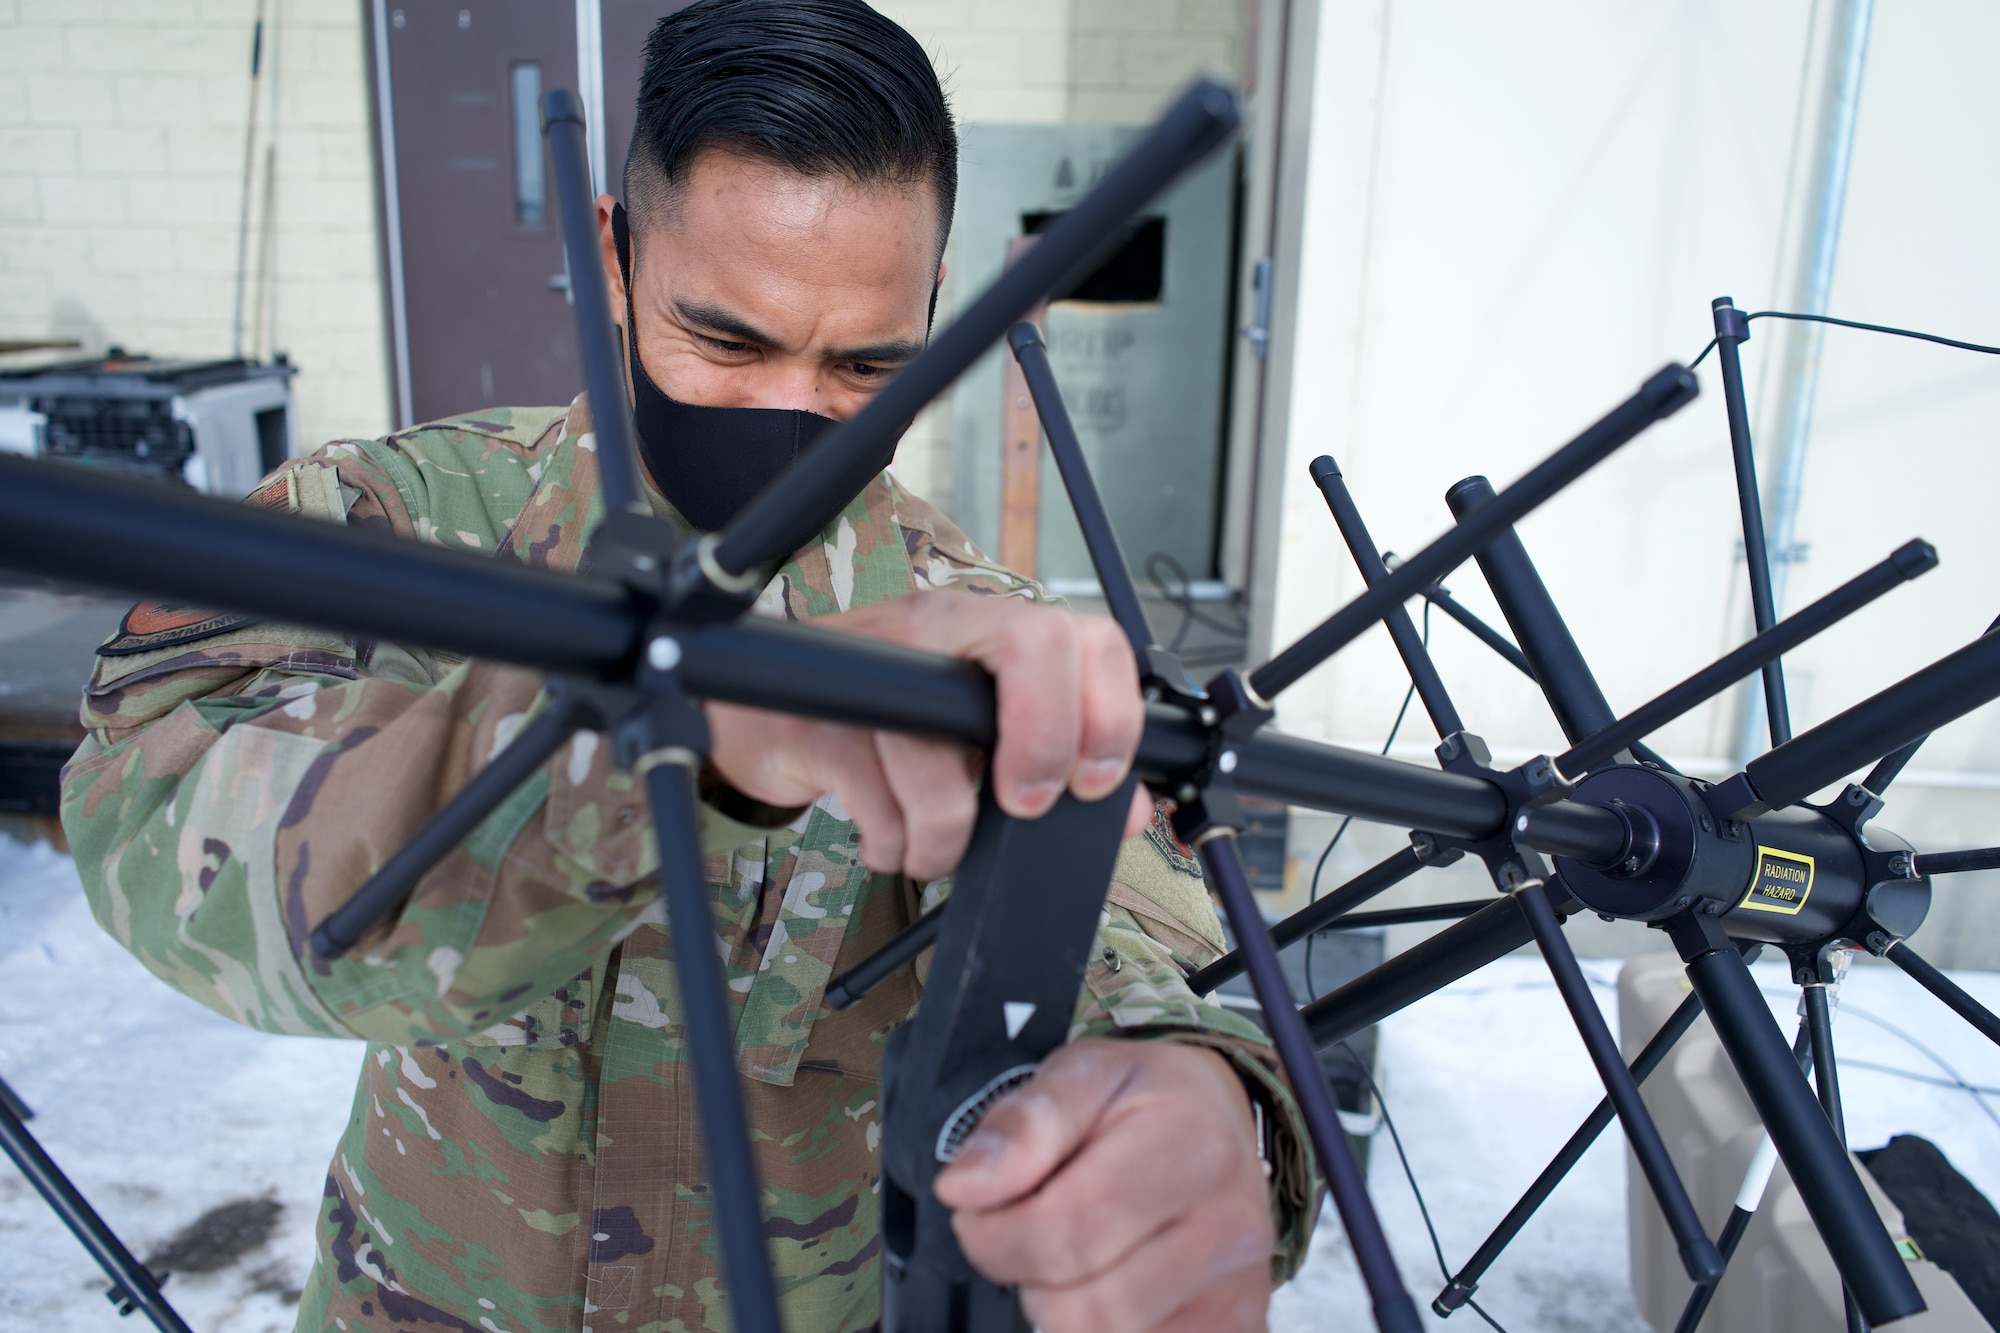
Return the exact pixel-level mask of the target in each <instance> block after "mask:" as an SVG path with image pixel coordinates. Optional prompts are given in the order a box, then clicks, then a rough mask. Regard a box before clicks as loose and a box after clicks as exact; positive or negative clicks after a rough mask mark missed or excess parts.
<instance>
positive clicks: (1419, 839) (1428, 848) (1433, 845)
mask: <svg viewBox="0 0 2000 1333" xmlns="http://www.w3.org/2000/svg"><path fill="white" fill-rule="evenodd" d="M1410 846H1411V847H1412V848H1414V849H1415V850H1416V853H1417V855H1418V856H1420V857H1421V856H1429V855H1430V854H1431V853H1433V852H1435V851H1436V850H1437V847H1438V845H1437V839H1436V838H1433V837H1432V836H1431V835H1430V834H1428V833H1412V834H1411V835H1410Z"/></svg>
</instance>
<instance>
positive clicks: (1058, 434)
mask: <svg viewBox="0 0 2000 1333" xmlns="http://www.w3.org/2000/svg"><path fill="white" fill-rule="evenodd" d="M1007 345H1008V346H1010V347H1012V348H1013V349H1014V359H1015V360H1016V361H1017V362H1019V363H1020V366H1021V374H1022V376H1023V377H1024V378H1025V379H1026V380H1027V381H1028V393H1029V394H1030V395H1032V396H1033V398H1034V400H1035V414H1036V415H1037V416H1039V417H1040V418H1041V421H1042V431H1043V433H1044V434H1046V435H1047V436H1048V437H1049V452H1050V453H1051V454H1053V455H1055V460H1056V469H1057V470H1058V471H1060V472H1061V473H1062V480H1063V489H1064V490H1066V491H1067V492H1069V505H1070V509H1071V511H1072V512H1074V513H1075V515H1076V525H1077V527H1078V528H1080V529H1082V531H1083V544H1084V546H1085V547H1087V548H1088V549H1089V551H1090V563H1091V566H1092V567H1093V568H1094V569H1096V571H1097V587H1098V590H1099V591H1100V592H1102V593H1103V594H1104V604H1105V606H1107V607H1108V608H1110V611H1111V618H1112V619H1113V620H1115V621H1117V622H1118V628H1120V629H1122V630H1124V631H1125V639H1126V641H1127V642H1128V643H1130V644H1131V645H1132V652H1133V655H1134V656H1136V657H1137V658H1138V659H1139V664H1140V668H1141V670H1142V671H1143V670H1144V668H1145V665H1146V650H1147V648H1148V647H1150V646H1152V643H1153V627H1152V626H1151V625H1150V624H1148V623H1147V621H1146V610H1145V608H1144V607H1143V606H1141V605H1140V604H1139V590H1138V589H1137V588H1135V587H1134V586H1133V585H1132V571H1131V568H1130V567H1129V566H1128V565H1127V564H1126V563H1125V553H1124V551H1123V550H1122V549H1121V548H1120V547H1119V545H1118V534H1117V533H1116V532H1114V531H1112V528H1111V516H1110V515H1109V514H1107V513H1105V511H1104V499H1103V497H1102V496H1100V495H1099V494H1098V493H1097V483H1096V482H1095V481H1094V480H1092V479H1091V475H1090V464H1089V463H1088V462H1086V461H1085V459H1084V456H1083V445H1082V444H1081V443H1080V442H1078V440H1077V438H1076V427H1075V425H1074V424H1072V423H1071V421H1070V418H1069V408H1068V407H1066V406H1065V405H1064V403H1063V397H1062V391H1061V390H1060V389H1059V388H1058V387H1057V386H1056V377H1055V372H1054V371H1053V370H1052V369H1050V367H1049V347H1048V344H1047V343H1046V342H1045V341H1043V339H1042V331H1041V330H1040V329H1039V328H1037V327H1035V325H1033V324H1031V323H1028V322H1027V321H1026V320H1023V321H1022V322H1021V323H1019V324H1016V325H1015V326H1014V328H1013V330H1012V331H1011V332H1009V333H1008V335H1007ZM1175 683H1176V684H1178V683H1179V682H1175Z"/></svg>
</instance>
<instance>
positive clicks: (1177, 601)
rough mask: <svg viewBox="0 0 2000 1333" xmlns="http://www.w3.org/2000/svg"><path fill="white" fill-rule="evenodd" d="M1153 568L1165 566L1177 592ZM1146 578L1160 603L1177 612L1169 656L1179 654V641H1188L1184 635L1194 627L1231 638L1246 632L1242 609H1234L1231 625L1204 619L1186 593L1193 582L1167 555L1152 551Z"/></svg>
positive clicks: (1168, 648)
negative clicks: (1233, 622) (1175, 584)
mask: <svg viewBox="0 0 2000 1333" xmlns="http://www.w3.org/2000/svg"><path fill="white" fill-rule="evenodd" d="M1155 565H1164V566H1166V568H1167V571H1168V573H1169V574H1171V575H1172V577H1173V578H1174V580H1175V581H1177V582H1178V583H1179V585H1180V591H1179V592H1175V591H1174V590H1173V589H1172V588H1171V587H1169V586H1168V583H1167V580H1166V579H1164V578H1161V577H1160V571H1159V570H1158V569H1156V568H1154V566H1155ZM1146 577H1147V578H1148V579H1149V580H1151V581H1152V584H1153V587H1154V588H1155V589H1157V590H1158V591H1159V594H1160V598H1161V600H1162V601H1167V602H1171V603H1173V604H1174V605H1175V606H1177V607H1179V608H1180V613H1181V623H1180V625H1179V626H1178V627H1177V628H1176V629H1175V630H1174V636H1173V638H1171V639H1170V640H1168V641H1167V651H1168V652H1170V653H1178V652H1179V651H1180V650H1181V641H1182V640H1184V639H1186V638H1187V632H1188V631H1189V630H1190V629H1193V628H1194V627H1195V626H1196V625H1203V626H1206V627H1207V628H1209V629H1212V630H1214V631H1215V632H1216V633H1218V634H1226V635H1230V636H1232V637H1234V636H1240V635H1243V634H1247V633H1248V632H1249V629H1250V624H1249V620H1248V618H1247V617H1245V616H1244V615H1243V612H1242V610H1241V608H1235V609H1236V618H1237V623H1236V624H1234V625H1228V624H1224V623H1223V622H1222V621H1219V620H1213V619H1211V618H1209V617H1208V616H1206V615H1203V614H1202V613H1201V611H1199V610H1198V609H1197V608H1196V606H1195V600H1194V594H1193V593H1192V592H1190V591H1189V585H1190V584H1192V583H1193V582H1194V580H1193V579H1191V578H1189V577H1188V572H1187V566H1185V565H1183V564H1182V563H1181V562H1180V561H1178V560H1176V559H1174V557H1173V556H1171V555H1169V554H1168V553H1167V552H1165V551H1155V552H1153V553H1152V554H1151V555H1149V556H1147V557H1146ZM1228 605H1230V606H1232V607H1234V603H1229V604H1228Z"/></svg>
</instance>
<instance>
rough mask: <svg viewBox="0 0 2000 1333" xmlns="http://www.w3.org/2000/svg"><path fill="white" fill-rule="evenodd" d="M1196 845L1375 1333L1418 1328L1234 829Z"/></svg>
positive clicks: (1410, 1331) (1407, 1331)
mask: <svg viewBox="0 0 2000 1333" xmlns="http://www.w3.org/2000/svg"><path fill="white" fill-rule="evenodd" d="M1200 851H1201V860H1202V864H1203V865H1204V866H1205V867H1207V869H1208V882H1209V884H1210V886H1211V887H1212V888H1213V889H1214V890H1215V892H1216V893H1217V894H1218V895H1219V896H1220V897H1221V899H1222V906H1223V911H1224V912H1225V913H1226V914H1227V915H1228V917H1229V927H1230V929H1231V930H1233V931H1235V932H1236V938H1237V940H1238V941H1239V947H1240V948H1241V949H1242V950H1243V954H1244V958H1245V960H1246V965H1247V970H1248V971H1249V974H1250V986H1251V989H1252V990H1253V991H1254V992H1255V993H1256V996H1257V1003H1258V1004H1260V1005H1261V1006H1263V1010H1264V1023H1265V1026H1266V1027H1267V1028H1268V1029H1269V1030H1270V1033H1271V1044H1272V1045H1273V1046H1275V1047H1276V1048H1277V1051H1278V1059H1279V1060H1280V1061H1281V1062H1282V1063H1283V1064H1284V1067H1285V1072H1286V1073H1287V1074H1288V1075H1290V1077H1291V1082H1292V1095H1293V1097H1294V1098H1296V1099H1297V1101H1298V1104H1299V1111H1300V1113H1301V1114H1302V1115H1303V1116H1304V1117H1305V1122H1306V1130H1307V1133H1308V1134H1309V1135H1310V1136H1311V1138H1312V1144H1313V1151H1314V1154H1315V1155H1316V1156H1317V1157H1318V1158H1319V1164H1320V1172H1321V1174H1322V1175H1323V1176H1324V1177H1325V1178H1326V1184H1327V1191H1328V1193H1330V1194H1331V1195H1332V1196H1333V1206H1334V1208H1335V1209H1336V1210H1337V1211H1338V1212H1339V1213H1340V1221H1341V1225H1342V1226H1343V1227H1345V1228H1346V1230H1347V1241H1348V1244H1349V1245H1350V1246H1352V1247H1353V1250H1354V1262H1355V1266H1356V1267H1357V1268H1359V1269H1360V1270H1361V1280H1362V1282H1363V1283H1364V1284H1365V1285H1366V1286H1367V1288H1368V1296H1369V1299H1370V1301H1371V1302H1373V1305H1374V1310H1375V1325H1376V1327H1377V1328H1379V1329H1380V1330H1382V1333H1418V1330H1419V1329H1420V1327H1421V1325H1420V1324H1419V1322H1418V1319H1417V1307H1416V1304H1415V1303H1414V1302H1413V1301H1411V1299H1410V1293H1409V1291H1408V1289H1407V1288H1405V1287H1404V1285H1403V1279H1402V1276H1401V1274H1399V1273H1398V1272H1397V1271H1396V1259H1395V1256H1394V1255H1393V1254H1392V1253H1391V1252H1390V1250H1389V1238H1388V1237H1387V1236H1386V1235H1385V1234H1384V1233H1383V1231H1382V1220H1381V1218H1379V1217H1377V1216H1376V1214H1375V1204H1374V1201H1373V1200H1371V1199H1370V1198H1369V1197H1368V1183H1367V1181H1366V1180H1364V1179H1363V1178H1362V1175H1361V1168H1360V1167H1359V1166H1357V1165H1356V1164H1355V1161H1354V1152H1353V1150H1352V1149H1351V1148H1349V1147H1348V1144H1347V1135H1346V1133H1345V1132H1344V1131H1343V1130H1342V1129H1341V1127H1340V1109H1339V1107H1338V1106H1337V1105H1336V1104H1335V1102H1334V1100H1333V1092H1332V1090H1331V1089H1330V1088H1329V1087H1328V1086H1327V1082H1326V1075H1325V1074H1324V1073H1323V1072H1322V1071H1321V1070H1320V1067H1319V1057H1318V1056H1317V1055H1315V1054H1314V1052H1313V1045H1312V1041H1311V1040H1310V1039H1309V1038H1308V1037H1307V1035H1306V1025H1305V1023H1304V1022H1303V1021H1302V1020H1301V1019H1300V1016H1299V1011H1298V1009H1297V1008H1296V1005H1297V1003H1298V1002H1297V1001H1296V1000H1295V999H1294V998H1293V997H1292V990H1291V987H1290V986H1289V985H1288V984H1286V982H1285V973H1284V969H1283V968H1282V967H1281V966H1280V965H1279V963H1278V951H1277V949H1276V947H1275V946H1273V945H1272V943H1271V937H1270V935H1269V934H1268V933H1267V932H1266V930H1265V928H1264V918H1263V914H1262V913H1261V912H1260V911H1259V910H1258V908H1257V899H1256V895H1255V894H1253V893H1252V892H1251V890H1250V881H1249V878H1248V877H1247V876H1246V875H1245V874H1244V873H1243V862H1242V859H1241V858H1240V857H1239V856H1238V855H1237V850H1236V835H1235V834H1234V833H1233V832H1230V831H1226V830H1225V831H1223V832H1222V833H1220V834H1219V835H1218V836H1214V837H1210V838H1208V839H1206V840H1205V841H1204V842H1202V844H1201V847H1200Z"/></svg>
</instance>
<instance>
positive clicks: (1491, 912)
mask: <svg viewBox="0 0 2000 1333" xmlns="http://www.w3.org/2000/svg"><path fill="white" fill-rule="evenodd" d="M1534 938H1535V932H1534V931H1532V930H1530V929H1529V928H1528V922H1527V918H1526V917H1524V916H1522V915H1521V907H1520V904H1519V903H1517V902H1515V900H1514V898H1513V897H1512V895H1509V896H1507V897H1504V898H1495V899H1494V900H1493V901H1492V902H1491V903H1490V904H1488V905H1487V906H1486V907H1484V908H1482V909H1480V910H1479V911H1477V912H1474V913H1473V914H1472V915H1471V916H1469V917H1467V918H1466V919H1465V920H1463V921H1461V922H1459V923H1458V924H1457V925H1455V926H1451V927H1448V928H1447V929H1444V930H1441V931H1439V932H1438V933H1437V934H1435V935H1433V936H1431V937H1430V938H1429V939H1427V940H1425V941H1423V942H1422V943H1420V944H1418V945H1416V946H1415V947H1413V948H1410V949H1406V950H1404V951H1403V952H1402V953H1399V954H1397V955H1396V956H1395V957H1394V958H1391V959H1390V960H1389V961H1388V962H1386V963H1384V964H1382V965H1381V966H1380V967H1377V968H1372V969H1370V970H1369V971H1367V972H1364V973H1362V974H1361V975H1360V976H1358V977H1356V978H1355V979H1354V980H1352V981H1350V982H1348V983H1347V984H1346V985H1345V986H1342V987H1340V989H1338V990H1333V991H1328V992H1327V993H1326V994H1325V995H1322V996H1320V997H1319V998H1318V999H1317V1000H1314V1001H1313V1002H1312V1003H1311V1004H1308V1005H1307V1006H1306V1007H1305V1008H1303V1009H1301V1010H1300V1011H1299V1016H1300V1017H1301V1018H1303V1019H1304V1020H1305V1022H1306V1029H1307V1031H1309V1032H1310V1033H1311V1034H1312V1041H1313V1045H1315V1046H1318V1047H1321V1048H1325V1047H1328V1046H1331V1045H1333V1044H1334V1043H1335V1042H1337V1041H1340V1040H1341V1039H1342V1038H1345V1037H1351V1036H1353V1035H1354V1034H1355V1033H1357V1032H1359V1031H1361V1030H1362V1029H1363V1028H1366V1027H1369V1026H1370V1025H1372V1024H1375V1023H1379V1022H1381V1021H1382V1020H1383V1019H1385V1018H1387V1017H1388V1016H1389V1015H1390V1014H1393V1013H1396V1012H1397V1011H1399V1010H1402V1009H1407V1008H1409V1007H1410V1006H1411V1005H1413V1004H1415V1003H1416V1002H1417V1001H1418V1000H1421V999H1423V998H1424V997H1425V996H1426V995H1429V994H1431V993H1432V992H1433V991H1438V990H1442V989H1444V988H1445V987H1446V986H1449V985H1450V984H1451V983H1452V982H1454V981H1457V980H1458V979H1459V978H1460V977H1464V976H1470V975H1471V974H1472V973H1474V972H1477V971H1478V970H1479V969H1480V968H1482V967H1485V966H1486V965H1487V964H1488V963H1490V962H1493V961H1494V960H1495V959H1498V958H1504V957H1506V956H1507V955H1508V954H1510V953H1512V952H1514V950H1516V949H1518V948H1520V947H1521V946H1522V945H1524V944H1527V943H1529V942H1531V941H1532V940H1533V939H1534Z"/></svg>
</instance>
